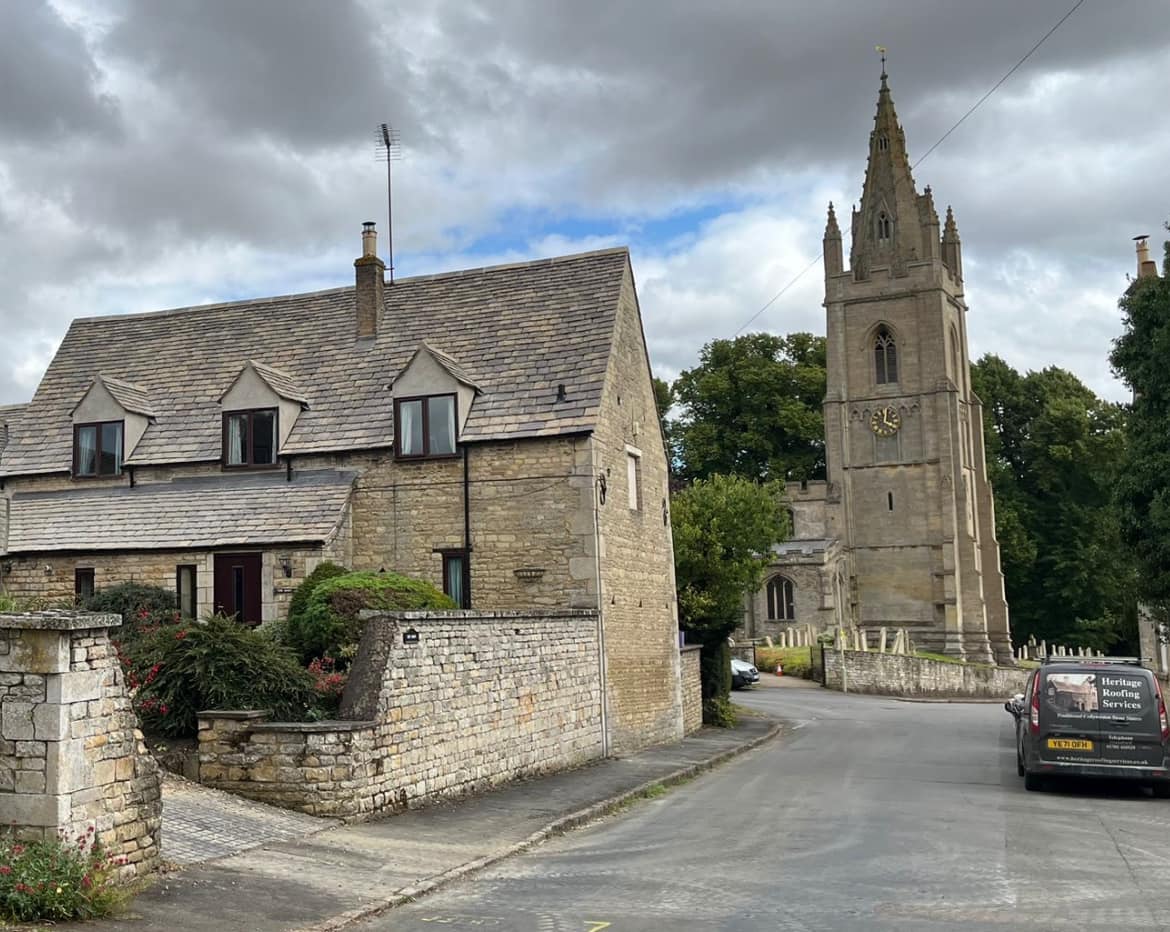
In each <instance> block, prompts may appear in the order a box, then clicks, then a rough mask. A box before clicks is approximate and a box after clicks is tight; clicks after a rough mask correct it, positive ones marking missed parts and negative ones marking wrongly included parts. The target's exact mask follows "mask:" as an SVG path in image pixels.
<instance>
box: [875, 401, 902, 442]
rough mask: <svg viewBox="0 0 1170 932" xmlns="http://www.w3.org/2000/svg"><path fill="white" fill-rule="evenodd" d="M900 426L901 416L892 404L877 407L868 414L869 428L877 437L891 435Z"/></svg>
mask: <svg viewBox="0 0 1170 932" xmlns="http://www.w3.org/2000/svg"><path fill="white" fill-rule="evenodd" d="M901 426H902V416H901V415H900V414H899V413H898V409H897V408H895V407H894V406H893V405H886V406H885V407H884V408H878V409H877V410H876V411H874V412H873V414H871V415H870V416H869V429H870V430H872V431H873V432H874V433H875V434H877V435H878V436H879V437H892V436H894V434H896V433H897V432H898V428H899V427H901Z"/></svg>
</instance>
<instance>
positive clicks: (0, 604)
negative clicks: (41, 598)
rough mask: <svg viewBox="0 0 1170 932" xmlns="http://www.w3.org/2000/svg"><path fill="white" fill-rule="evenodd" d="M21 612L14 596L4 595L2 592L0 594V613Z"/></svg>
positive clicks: (21, 609)
mask: <svg viewBox="0 0 1170 932" xmlns="http://www.w3.org/2000/svg"><path fill="white" fill-rule="evenodd" d="M22 611H24V609H23V608H21V607H20V604H19V603H18V602H17V601H16V598H15V597H14V596H10V595H5V594H4V593H3V592H0V612H22Z"/></svg>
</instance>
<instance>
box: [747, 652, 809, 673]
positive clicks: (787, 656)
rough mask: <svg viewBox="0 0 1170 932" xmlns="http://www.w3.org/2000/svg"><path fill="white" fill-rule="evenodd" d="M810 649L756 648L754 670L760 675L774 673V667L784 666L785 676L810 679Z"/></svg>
mask: <svg viewBox="0 0 1170 932" xmlns="http://www.w3.org/2000/svg"><path fill="white" fill-rule="evenodd" d="M811 654H812V648H809V647H757V648H756V669H758V670H759V671H760V672H761V673H775V672H776V665H777V664H783V665H784V675H785V676H799V677H800V678H801V679H806V680H807V679H810V678H811V677H812V656H811Z"/></svg>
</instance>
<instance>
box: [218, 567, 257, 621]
mask: <svg viewBox="0 0 1170 932" xmlns="http://www.w3.org/2000/svg"><path fill="white" fill-rule="evenodd" d="M215 610H216V611H217V612H222V613H223V614H224V615H235V616H236V617H237V618H238V619H239V620H240V621H242V622H243V623H244V624H248V625H258V624H260V621H261V619H260V554H258V553H217V554H216V555H215Z"/></svg>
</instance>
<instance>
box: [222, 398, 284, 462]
mask: <svg viewBox="0 0 1170 932" xmlns="http://www.w3.org/2000/svg"><path fill="white" fill-rule="evenodd" d="M276 437H277V434H276V409H275V408H261V409H258V410H256V411H229V412H228V413H226V414H224V416H223V464H224V465H225V466H232V467H246V466H272V465H274V464H275V463H276Z"/></svg>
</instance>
